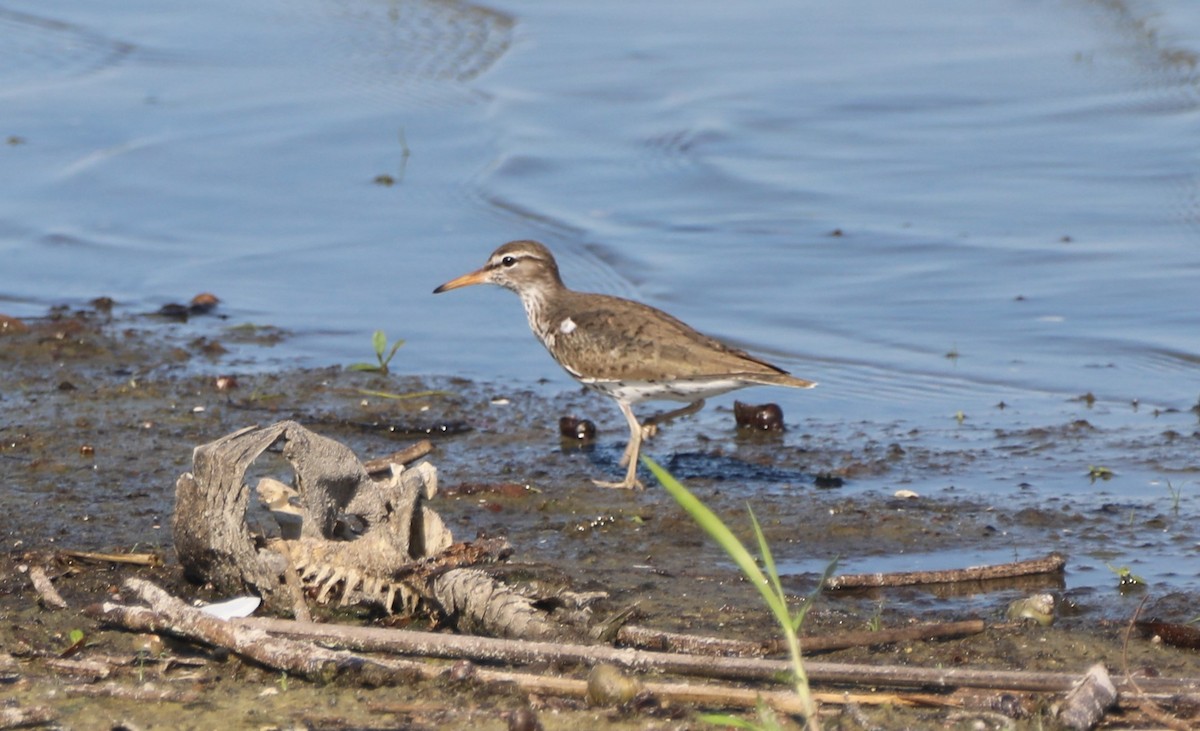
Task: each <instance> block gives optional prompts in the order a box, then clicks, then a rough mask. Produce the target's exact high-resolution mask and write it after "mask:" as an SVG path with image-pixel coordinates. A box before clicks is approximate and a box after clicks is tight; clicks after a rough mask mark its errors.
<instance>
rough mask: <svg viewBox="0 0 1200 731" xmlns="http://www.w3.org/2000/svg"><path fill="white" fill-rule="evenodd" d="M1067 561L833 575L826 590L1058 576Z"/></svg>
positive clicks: (1050, 559)
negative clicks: (1055, 574) (1039, 575)
mask: <svg viewBox="0 0 1200 731" xmlns="http://www.w3.org/2000/svg"><path fill="white" fill-rule="evenodd" d="M1066 564H1067V559H1066V558H1065V557H1064V556H1063V555H1062V554H1060V553H1052V554H1050V555H1048V556H1044V557H1042V558H1037V559H1031V560H1029V561H1015V562H1013V563H1003V564H992V565H988V566H971V567H969V568H965V569H946V570H944V571H900V572H895V573H887V574H885V573H876V574H846V575H844V576H831V577H829V578H828V579H827V580H826V581H825V588H826V589H831V590H832V589H866V588H876V587H882V586H912V585H915V584H953V583H958V582H963V581H987V580H990V579H1011V578H1013V577H1016V576H1030V575H1033V574H1052V573H1058V572H1060V571H1062V570H1063V567H1064V566H1066Z"/></svg>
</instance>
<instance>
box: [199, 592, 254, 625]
mask: <svg viewBox="0 0 1200 731" xmlns="http://www.w3.org/2000/svg"><path fill="white" fill-rule="evenodd" d="M259 604H262V599H259V598H258V597H256V596H239V597H237V598H236V599H230V600H229V601H224V602H217V603H216V604H208V605H205V606H203V607H200V611H201V612H204V613H205V614H207V615H208V616H210V617H216V618H217V619H241V618H242V617H249V616H250V615H251V614H254V610H255V609H258V605H259Z"/></svg>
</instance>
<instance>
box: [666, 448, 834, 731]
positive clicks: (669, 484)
mask: <svg viewBox="0 0 1200 731" xmlns="http://www.w3.org/2000/svg"><path fill="white" fill-rule="evenodd" d="M642 464H644V465H646V467H647V468H649V470H650V471H651V472H652V473H654V476H655V478H657V479H658V481H659V483H661V484H662V486H663V487H664V488H665V489H666V491H667V492H668V493H670V494H671V497H673V498H675V501H676V502H677V503H679V505H680V507H682V508H683V509H684V511H686V512H687V514H688V515H689V516H691V518H692V520H694V521H695V522H696V524H697V525H699V526H700V527H701V528H702V529H703V530H704V532H705V533H707V534H708V535H709V537H710V538H712V539H713V540H714V541H716V542H717V543H718V544H719V545H720V546H721V548H723V549H725V553H727V554H729V557H730V558H731V559H733V562H734V563H735V564H737V567H738V569H740V570H741V572H742V575H743V576H745V577H746V579H748V580H749V581H750V583H751V584H753V585H754V587H755V588H756V589H758V593H759V594H760V595H761V596H762V598H763V601H764V602H766V604H767V607H768V608H769V609H770V610H771V614H773V615H774V616H775V620H776V621H777V622H778V623H779V628H780V630H781V631H782V632H783V637H784V640H785V641H786V644H787V647H788V654H789V655H790V657H791V663H792V676H793V677H792V683H793V685H794V687H795V689H796V695H797V696H798V697H799V698H800V705H801V707H802V708H803V709H804V722H805V728H807V729H808V730H809V731H820V728H821V726H820V721H819V720H818V718H817V706H816V703H815V702H814V700H813V697H812V693H811V691H810V690H809V687H808V674H807V673H806V672H805V670H804V662H803V658H802V657H801V654H800V635H799V632H800V626H801V625H802V624H803V623H804V617H805V616H806V615H807V614H808V610H809V609H810V608H811V607H812V605H813V603H814V601H815V600H816V598H817V594H819V593H820V591H821V587H822V586H824V585H825V581H826V580H827V579H828V578H829V576H830V574H831V573H833V569H834V567H835V566H836V565H837V561H836V560H834V561H833V562H831V563H830V564H829V566H827V567H826V568H825V573H824V575H823V576H821V580H820V582H818V583H817V588H816V589H814V590H813V592H812V594H810V595H809V596H808V597H807V598H806V599H805V601H804V603H803V605H802V606H801V607H800V609H799V610H797V612H796V613H795V614H792V613H791V611H790V610H789V609H788V605H787V594H785V593H784V591H783V584H782V583H781V582H780V580H779V572H778V571H777V570H776V568H775V559H774V557H773V556H772V555H771V548H770V546H768V545H767V539H766V536H765V535H764V534H763V530H762V526H761V525H760V524H759V522H758V519H757V518H755V517H754V511H753V510H752V509H750V508H749V506H747V508H746V510H747V512H748V513H749V515H750V524H751V526H752V527H753V528H754V537H755V538H756V539H757V541H758V550H759V557H760V558H761V560H762V564H763V568H759V566H758V562H757V561H755V559H754V556H753V555H751V553H750V551H748V550H747V549H746V547H745V545H743V544H742V542H741V541H740V540H738V538H737V536H735V535H734V534H733V531H731V530H730V529H729V527H728V526H727V525H725V523H724V522H722V520H721V519H720V518H718V517H717V515H716V513H714V512H713V511H712V510H710V509H709V508H708V506H707V505H705V504H704V503H703V502H701V501H700V499H699V498H697V497H696V496H695V495H693V494H692V493H691V491H689V490H688V489H687V488H686V487H684V486H683V484H682V483H680V482H679V481H678V480H676V479H675V478H674V477H672V476H671V474H670V473H668V472H667V471H666V470H665V469H663V468H662V467H660V466H659V465H658V463H656V462H655V461H654V460H652V459H650V458H649V457H642ZM764 569H765V573H764ZM702 718H703V719H704V720H705V721H708V722H709V723H713V724H721V725H724V726H732V727H734V728H744V729H763V730H765V731H774V730H775V729H780V728H782V727H781V726H780V724H779V720H778V719H777V718H776V717H775V713H774V711H772V710H771V708H769V707H768V706H767V705H766V704H764V703H761V702H760V703H759V705H758V721H759V722H758V723H757V724H755V723H752V722H750V721H746V720H745V719H741V718H737V717H735V716H727V715H706V716H702Z"/></svg>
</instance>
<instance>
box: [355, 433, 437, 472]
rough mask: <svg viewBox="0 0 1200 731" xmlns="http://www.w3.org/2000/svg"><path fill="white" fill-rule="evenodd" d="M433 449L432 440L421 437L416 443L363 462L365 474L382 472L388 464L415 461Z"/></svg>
mask: <svg viewBox="0 0 1200 731" xmlns="http://www.w3.org/2000/svg"><path fill="white" fill-rule="evenodd" d="M432 451H433V442H431V441H429V440H428V439H422V440H421V441H419V442H417V443H416V444H411V445H409V446H407V447H405V448H404V449H401V450H399V451H396V452H392V453H391V454H388V455H385V456H383V457H376V458H375V459H369V460H367V461H366V462H363V467H365V468H366V469H367V474H369V475H375V474H378V473H380V472H384V471H386V470H387V469H388V465H390V464H398V465H406V464H408V463H410V462H416V461H417V460H418V459H420V458H422V457H424V456H425V455H427V454H429V453H430V452H432Z"/></svg>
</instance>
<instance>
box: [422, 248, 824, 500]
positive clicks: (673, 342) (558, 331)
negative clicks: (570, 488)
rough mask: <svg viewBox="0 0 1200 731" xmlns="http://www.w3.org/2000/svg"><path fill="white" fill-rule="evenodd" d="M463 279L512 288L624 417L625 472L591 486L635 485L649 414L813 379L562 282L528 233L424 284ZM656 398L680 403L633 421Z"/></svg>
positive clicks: (654, 313) (551, 345)
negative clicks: (478, 262)
mask: <svg viewBox="0 0 1200 731" xmlns="http://www.w3.org/2000/svg"><path fill="white" fill-rule="evenodd" d="M472 284H497V285H500V286H501V287H506V288H508V289H511V290H512V291H514V292H516V293H517V294H518V295H519V296H520V297H521V303H522V304H523V305H525V314H526V315H528V316H529V328H530V329H531V330H533V334H534V335H537V337H538V339H539V340H541V341H542V345H545V346H546V350H548V351H550V355H551V356H553V357H554V359H555V360H556V361H558V363H559V365H561V366H562V367H563V368H564V369H566V371H567V373H570V374H571V375H572V376H573V377H574V378H575V380H577V381H579V382H580V383H582V384H583V385H585V386H587V387H588V388H591V389H595V390H597V391H600V392H601V393H604V394H607V395H608V396H610V397H611V398H613V399H614V400H616V402H617V405H618V406H619V407H620V408H621V413H622V414H624V415H625V420H626V421H627V422H628V423H629V444H628V445H627V446H626V447H625V453H624V455H623V456H622V457H621V463H620V464H621V466H623V467H626V472H625V479H624V480H622V481H620V482H602V481H600V480H595V481H594V482H595V483H596V484H597V485H600V486H601V487H621V488H627V489H629V488H640V487H641V486H642V485H641V483H640V482H639V481H638V479H637V465H638V452H639V451H640V450H641V444H642V439H643V436H645V435H646V434H648V433H650V431H651V428H652V422H653V421H661V420H663V418H665V417H669V416H677V415H681V414H683V413H691V412H694V411H697V410H699V409H700V408H702V407H703V406H704V399H706V398H708V397H710V396H716V395H718V394H722V393H725V392H727V391H732V390H734V389H738V388H744V387H746V386H754V385H768V386H789V387H791V388H812V387H813V386H815V385H817V384H816V383H814V382H813V381H806V380H804V379H802V378H796V377H794V376H791V375H789V374H788V372H787V371H785V370H783V369H782V368H778V367H776V366H773V365H771V364H770V363H767V362H766V361H763V360H760V359H758V358H755V357H754V356H752V355H750V354H749V353H746V352H745V351H742V350H739V349H737V348H733V347H730V346H728V345H726V344H724V343H722V342H721V341H719V340H716V339H714V338H710V337H709V336H707V335H703V334H701V333H698V332H696V331H695V330H693V329H692V328H690V327H688V326H687V325H685V324H684V323H682V322H680V321H679V320H678V319H676V318H674V317H672V316H671V315H668V314H667V313H665V312H663V311H662V310H658V309H655V308H653V307H650V306H649V305H644V304H642V303H640V302H634V301H632V300H627V299H623V298H621V297H613V296H611V295H606V294H592V293H587V292H576V291H574V290H571V289H568V288H567V287H566V286H565V285H564V284H563V282H562V278H561V277H560V276H559V274H558V264H557V263H556V262H555V261H554V256H553V255H552V254H551V253H550V250H549V249H547V248H546V247H545V246H544V245H542V244H540V243H538V242H536V241H511V242H509V243H507V244H504V245H503V246H501V247H500V248H498V249H496V250H495V251H494V252H492V255H491V256H490V257H489V258H488V261H487V264H485V265H484V266H483V268H481V269H478V270H476V271H473V272H470V273H469V274H464V275H463V276H461V277H459V278H457V279H452V280H451V281H449V282H446V283H445V284H443V285H442V286H440V287H438V288H437V289H435V290H433V292H434V294H437V293H439V292H446V291H449V290H451V289H458V288H459V287H466V286H469V285H472ZM663 400H666V401H682V402H684V403H688V404H690V405H689V406H686V407H684V408H682V409H678V410H677V411H674V412H671V413H670V414H666V415H659V416H657V417H654V418H653V419H652V420H647V422H648V423H647V426H646V427H644V426H643V425H642V424H641V423H639V422H638V419H637V417H636V416H635V415H634V413H633V404H636V403H640V402H642V401H663Z"/></svg>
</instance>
